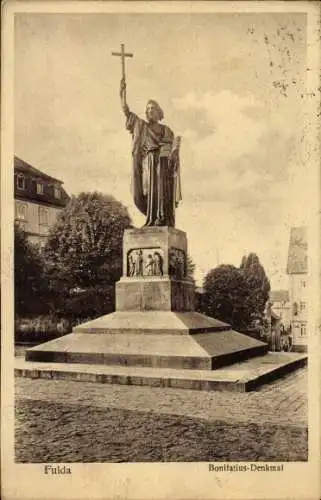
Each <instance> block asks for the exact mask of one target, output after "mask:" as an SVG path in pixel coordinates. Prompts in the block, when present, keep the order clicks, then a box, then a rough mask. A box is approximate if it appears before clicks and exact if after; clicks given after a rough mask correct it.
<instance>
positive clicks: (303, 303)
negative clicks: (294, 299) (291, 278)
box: [300, 302, 306, 311]
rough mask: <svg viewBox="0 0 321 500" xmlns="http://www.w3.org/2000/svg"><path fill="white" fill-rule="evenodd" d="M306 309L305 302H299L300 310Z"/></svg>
mask: <svg viewBox="0 0 321 500" xmlns="http://www.w3.org/2000/svg"><path fill="white" fill-rule="evenodd" d="M305 309H306V302H300V311H304V310H305Z"/></svg>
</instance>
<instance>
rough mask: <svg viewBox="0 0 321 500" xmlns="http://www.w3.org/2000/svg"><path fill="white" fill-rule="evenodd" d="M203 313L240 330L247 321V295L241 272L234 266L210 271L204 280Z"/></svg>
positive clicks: (220, 267)
mask: <svg viewBox="0 0 321 500" xmlns="http://www.w3.org/2000/svg"><path fill="white" fill-rule="evenodd" d="M203 286H204V291H205V295H204V312H205V313H206V314H208V315H209V316H212V317H215V318H217V319H220V320H221V321H225V322H227V323H230V324H231V325H232V326H233V328H235V329H242V328H244V327H245V326H246V324H247V323H248V321H249V311H248V309H247V304H246V302H245V301H244V297H246V295H247V288H246V283H245V280H244V277H243V274H242V272H241V271H240V269H238V268H237V267H235V266H231V265H225V264H223V265H220V266H218V267H216V268H215V269H211V270H210V271H209V273H208V274H207V275H206V276H205V279H204V283H203Z"/></svg>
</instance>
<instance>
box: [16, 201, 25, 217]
mask: <svg viewBox="0 0 321 500" xmlns="http://www.w3.org/2000/svg"><path fill="white" fill-rule="evenodd" d="M15 212H16V213H15V218H16V220H20V221H21V220H22V221H26V220H27V205H26V203H20V202H16V205H15Z"/></svg>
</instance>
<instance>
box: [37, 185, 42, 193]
mask: <svg viewBox="0 0 321 500" xmlns="http://www.w3.org/2000/svg"><path fill="white" fill-rule="evenodd" d="M37 194H43V182H37Z"/></svg>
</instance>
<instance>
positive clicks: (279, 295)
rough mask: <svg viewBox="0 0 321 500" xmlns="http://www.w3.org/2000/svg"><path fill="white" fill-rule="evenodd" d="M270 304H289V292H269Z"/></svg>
mask: <svg viewBox="0 0 321 500" xmlns="http://www.w3.org/2000/svg"><path fill="white" fill-rule="evenodd" d="M270 300H271V302H273V303H274V302H289V300H290V299H289V292H288V290H271V292H270Z"/></svg>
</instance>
